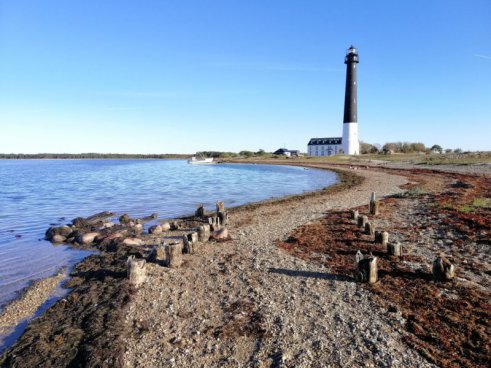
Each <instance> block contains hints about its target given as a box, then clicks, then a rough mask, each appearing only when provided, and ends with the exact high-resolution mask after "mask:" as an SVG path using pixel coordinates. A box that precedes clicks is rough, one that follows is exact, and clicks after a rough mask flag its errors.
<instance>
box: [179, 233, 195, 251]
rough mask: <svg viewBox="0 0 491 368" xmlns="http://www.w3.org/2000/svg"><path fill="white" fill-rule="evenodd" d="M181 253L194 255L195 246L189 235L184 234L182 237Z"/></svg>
mask: <svg viewBox="0 0 491 368" xmlns="http://www.w3.org/2000/svg"><path fill="white" fill-rule="evenodd" d="M182 243H183V247H182V252H183V253H185V254H193V253H194V246H195V244H194V243H193V241H192V240H191V239H190V238H189V234H184V235H183V236H182Z"/></svg>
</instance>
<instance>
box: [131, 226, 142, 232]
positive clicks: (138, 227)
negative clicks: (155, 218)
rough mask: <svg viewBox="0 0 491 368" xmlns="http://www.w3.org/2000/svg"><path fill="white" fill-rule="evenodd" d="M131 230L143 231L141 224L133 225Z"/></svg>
mask: <svg viewBox="0 0 491 368" xmlns="http://www.w3.org/2000/svg"><path fill="white" fill-rule="evenodd" d="M132 228H133V229H134V230H136V231H143V224H135V225H133V226H132Z"/></svg>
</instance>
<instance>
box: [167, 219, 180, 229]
mask: <svg viewBox="0 0 491 368" xmlns="http://www.w3.org/2000/svg"><path fill="white" fill-rule="evenodd" d="M180 227H181V224H180V222H179V221H171V222H170V223H169V229H170V230H179V228H180Z"/></svg>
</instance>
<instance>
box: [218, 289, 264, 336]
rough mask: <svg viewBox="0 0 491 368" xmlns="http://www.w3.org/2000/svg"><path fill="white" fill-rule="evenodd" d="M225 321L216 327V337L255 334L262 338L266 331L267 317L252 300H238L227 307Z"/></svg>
mask: <svg viewBox="0 0 491 368" xmlns="http://www.w3.org/2000/svg"><path fill="white" fill-rule="evenodd" d="M224 311H225V313H224V319H225V323H224V324H223V325H222V326H221V327H218V328H216V329H215V331H214V332H213V335H214V337H215V338H232V339H233V338H235V337H238V336H254V337H258V338H261V337H263V336H264V334H265V333H266V327H265V318H264V316H263V315H262V314H261V313H260V312H259V311H258V309H257V306H256V305H255V304H254V302H253V301H252V300H248V299H243V300H237V301H235V302H233V303H231V304H230V305H227V306H226V307H225V310H224Z"/></svg>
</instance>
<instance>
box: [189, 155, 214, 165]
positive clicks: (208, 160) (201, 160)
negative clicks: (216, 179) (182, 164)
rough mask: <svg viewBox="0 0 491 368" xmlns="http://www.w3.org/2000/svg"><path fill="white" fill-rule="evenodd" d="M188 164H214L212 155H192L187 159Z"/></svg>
mask: <svg viewBox="0 0 491 368" xmlns="http://www.w3.org/2000/svg"><path fill="white" fill-rule="evenodd" d="M188 164H216V162H215V161H214V160H213V157H196V156H193V157H191V158H190V159H189V160H188Z"/></svg>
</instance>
